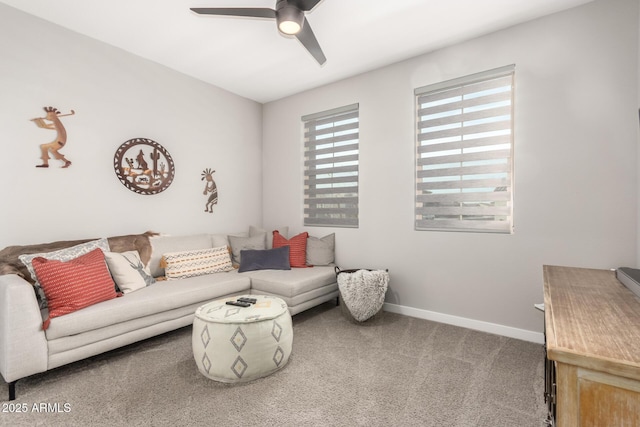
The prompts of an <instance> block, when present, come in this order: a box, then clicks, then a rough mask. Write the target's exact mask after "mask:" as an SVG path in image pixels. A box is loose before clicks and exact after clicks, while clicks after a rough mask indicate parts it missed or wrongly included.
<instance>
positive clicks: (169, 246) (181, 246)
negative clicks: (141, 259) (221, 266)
mask: <svg viewBox="0 0 640 427" xmlns="http://www.w3.org/2000/svg"><path fill="white" fill-rule="evenodd" d="M150 241H151V248H152V251H151V258H150V260H149V270H150V271H151V275H152V276H153V277H160V276H164V268H163V267H162V266H161V265H160V260H161V259H162V255H164V254H166V253H170V252H183V251H191V250H196V249H210V248H212V247H213V246H212V237H211V235H210V234H193V235H190V236H154V237H152V238H151V239H150Z"/></svg>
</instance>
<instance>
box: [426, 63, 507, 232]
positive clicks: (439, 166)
mask: <svg viewBox="0 0 640 427" xmlns="http://www.w3.org/2000/svg"><path fill="white" fill-rule="evenodd" d="M514 72H515V66H513V65H510V66H507V67H502V68H499V69H495V70H491V71H486V72H483V73H479V74H474V75H472V76H468V77H463V78H460V79H455V80H450V81H447V82H443V83H439V84H434V85H430V86H425V87H421V88H418V89H416V90H415V97H416V200H415V218H416V219H415V228H416V230H441V231H445V230H449V231H480V232H501V233H511V232H512V212H513V80H514Z"/></svg>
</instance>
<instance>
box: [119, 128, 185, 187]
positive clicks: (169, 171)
mask: <svg viewBox="0 0 640 427" xmlns="http://www.w3.org/2000/svg"><path fill="white" fill-rule="evenodd" d="M113 167H114V169H115V171H116V175H117V176H118V179H119V180H120V182H122V184H124V186H125V187H127V188H128V189H129V190H131V191H133V192H135V193H138V194H156V193H160V192H162V191H164V190H166V189H167V188H168V187H169V185H171V183H172V182H173V177H174V175H175V166H174V164H173V159H172V158H171V155H170V154H169V152H168V151H167V150H165V148H164V147H163V146H162V145H160V144H158V143H157V142H155V141H153V140H151V139H147V138H134V139H130V140H128V141H126V142H125V143H124V144H122V145H121V146H120V147H118V150H117V151H116V154H115V156H114V158H113Z"/></svg>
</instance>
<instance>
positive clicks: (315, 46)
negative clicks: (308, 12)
mask: <svg viewBox="0 0 640 427" xmlns="http://www.w3.org/2000/svg"><path fill="white" fill-rule="evenodd" d="M296 38H297V39H298V40H300V43H302V45H303V46H304V47H306V48H307V50H308V51H309V53H310V54H311V55H313V57H314V58H315V59H316V61H318V64H320V65H322V64H324V63H325V61H326V60H327V58H326V57H325V56H324V53H322V49H321V48H320V44H319V43H318V40H317V39H316V36H315V35H314V34H313V31H312V30H311V25H309V21H307V18H304V24H303V25H302V30H300V32H299V33H298V34H296Z"/></svg>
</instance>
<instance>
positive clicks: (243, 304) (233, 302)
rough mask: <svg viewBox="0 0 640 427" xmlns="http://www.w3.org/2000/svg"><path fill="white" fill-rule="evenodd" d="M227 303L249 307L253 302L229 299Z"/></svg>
mask: <svg viewBox="0 0 640 427" xmlns="http://www.w3.org/2000/svg"><path fill="white" fill-rule="evenodd" d="M226 304H227V305H235V306H237V307H249V306H251V304H249V303H248V302H242V301H227V302H226Z"/></svg>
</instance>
